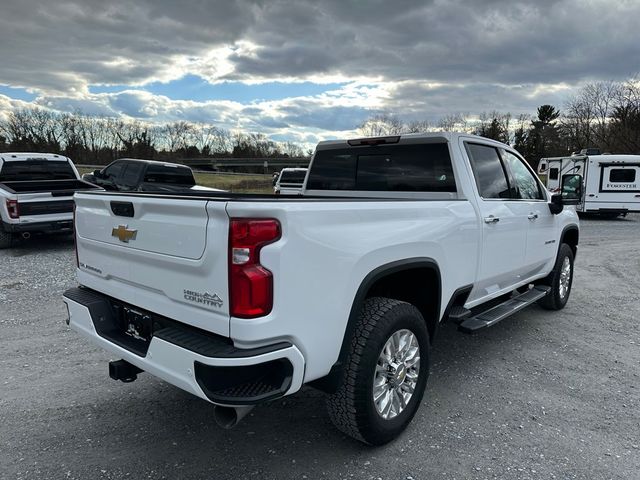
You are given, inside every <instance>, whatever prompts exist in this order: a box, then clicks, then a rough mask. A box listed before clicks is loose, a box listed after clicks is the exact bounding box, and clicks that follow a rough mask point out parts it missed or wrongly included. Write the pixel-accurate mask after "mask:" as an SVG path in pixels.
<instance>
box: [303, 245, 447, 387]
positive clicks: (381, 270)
mask: <svg viewBox="0 0 640 480" xmlns="http://www.w3.org/2000/svg"><path fill="white" fill-rule="evenodd" d="M416 268H428V269H430V270H433V271H434V273H435V274H436V278H437V283H438V285H437V288H438V295H437V296H436V298H438V305H437V306H436V312H437V318H436V327H437V325H438V324H439V323H440V322H439V320H440V318H439V316H440V307H441V304H442V277H441V275H440V267H439V266H438V263H437V262H436V261H435V260H434V259H433V258H430V257H415V258H408V259H403V260H397V261H395V262H391V263H387V264H385V265H382V266H380V267H377V268H375V269H374V270H372V271H371V272H369V273H368V274H367V275H366V276H365V277H364V279H363V280H362V281H361V282H360V286H359V287H358V290H357V291H356V294H355V296H354V299H353V302H352V303H351V310H350V312H349V318H348V320H347V325H346V327H345V331H344V334H343V336H342V345H341V347H340V353H339V354H338V359H337V361H336V362H335V363H334V364H333V366H332V367H331V370H330V371H329V373H328V374H327V375H326V376H325V377H322V378H319V379H317V380H314V381H312V382H310V385H311V386H313V387H315V388H318V389H320V390H322V391H324V392H327V393H332V392H335V391H336V390H337V389H338V388H339V387H340V382H341V381H342V375H341V372H342V366H343V365H344V363H345V362H346V360H347V355H348V354H349V345H350V344H351V338H352V337H353V333H354V331H355V328H356V325H357V323H358V315H359V314H360V310H361V309H362V305H363V304H364V301H365V300H366V298H367V293H368V292H369V290H370V289H371V287H372V286H373V285H374V284H375V283H376V282H377V281H379V280H381V279H383V278H384V277H386V276H388V275H392V274H394V273H398V272H402V271H406V270H413V269H416ZM431 340H432V341H433V339H431Z"/></svg>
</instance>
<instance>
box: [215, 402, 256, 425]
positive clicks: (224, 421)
mask: <svg viewBox="0 0 640 480" xmlns="http://www.w3.org/2000/svg"><path fill="white" fill-rule="evenodd" d="M253 407H254V406H253V405H246V406H242V407H223V406H221V405H216V407H215V408H214V409H213V418H214V419H215V421H216V423H217V424H218V425H219V426H220V427H222V428H224V429H226V430H229V429H230V428H233V427H235V426H236V425H237V424H238V422H239V421H240V420H242V419H243V418H244V417H245V416H246V415H247V414H248V413H249V412H250V411H251V410H253Z"/></svg>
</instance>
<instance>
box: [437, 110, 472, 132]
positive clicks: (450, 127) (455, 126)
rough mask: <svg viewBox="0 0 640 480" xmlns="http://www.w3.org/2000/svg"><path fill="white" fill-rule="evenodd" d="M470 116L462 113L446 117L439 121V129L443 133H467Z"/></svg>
mask: <svg viewBox="0 0 640 480" xmlns="http://www.w3.org/2000/svg"><path fill="white" fill-rule="evenodd" d="M468 116H469V115H468V114H466V113H460V112H459V113H452V114H449V115H445V116H444V117H442V118H441V119H440V120H439V121H438V129H439V130H441V131H443V132H454V131H460V132H467V131H468V129H469V122H468V120H467V118H468Z"/></svg>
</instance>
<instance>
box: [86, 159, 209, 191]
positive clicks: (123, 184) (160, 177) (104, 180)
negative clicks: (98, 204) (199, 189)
mask: <svg viewBox="0 0 640 480" xmlns="http://www.w3.org/2000/svg"><path fill="white" fill-rule="evenodd" d="M82 179H83V180H85V181H87V182H90V183H93V184H95V185H98V186H100V187H102V188H104V189H105V190H115V191H120V192H158V191H170V190H171V191H173V190H183V189H190V188H193V187H194V186H195V185H196V180H195V178H194V176H193V172H192V171H191V169H190V168H189V167H187V166H185V165H178V164H175V163H165V162H157V161H153V160H142V159H137V158H120V159H118V160H115V161H113V162H111V163H110V164H109V165H107V166H106V167H104V168H103V169H102V170H94V171H93V173H85V174H84V175H83V176H82Z"/></svg>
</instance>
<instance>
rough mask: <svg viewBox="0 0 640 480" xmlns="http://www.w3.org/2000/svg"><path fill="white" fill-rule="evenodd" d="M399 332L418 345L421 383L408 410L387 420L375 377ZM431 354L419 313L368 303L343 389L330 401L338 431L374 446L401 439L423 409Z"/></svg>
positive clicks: (384, 301) (377, 300)
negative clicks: (378, 400)
mask: <svg viewBox="0 0 640 480" xmlns="http://www.w3.org/2000/svg"><path fill="white" fill-rule="evenodd" d="M400 330H409V331H410V332H411V333H413V335H414V336H415V338H416V340H417V343H418V347H419V355H420V365H419V369H418V378H417V381H416V384H415V389H414V391H413V394H412V395H411V398H410V399H409V401H408V402H407V404H406V407H404V409H403V410H401V411H400V413H398V414H397V416H395V417H394V418H390V419H385V418H383V416H382V415H381V414H380V413H378V411H377V409H376V406H375V404H374V400H373V382H374V375H375V372H376V366H377V363H378V358H379V356H380V354H381V352H382V349H383V347H384V346H385V344H386V342H387V340H389V338H390V337H391V336H392V335H393V334H394V333H396V332H398V331H400ZM429 349H430V346H429V332H428V331H427V326H426V323H425V321H424V318H423V317H422V315H421V313H420V311H418V309H417V308H416V307H414V306H413V305H411V304H409V303H406V302H401V301H399V300H394V299H389V298H382V297H374V298H369V299H367V300H366V301H365V304H364V306H363V308H362V311H361V312H360V316H359V319H358V324H357V326H356V329H355V332H354V335H353V338H352V340H351V345H350V351H349V354H348V357H347V360H346V363H345V365H344V368H343V372H342V375H343V377H342V382H341V386H340V388H339V389H338V390H337V391H336V392H335V393H334V394H332V395H331V396H330V397H329V398H328V400H327V409H328V411H329V417H330V418H331V420H332V421H333V423H334V424H335V426H336V427H337V428H338V429H339V430H341V431H342V432H344V433H346V434H347V435H349V436H351V437H353V438H355V439H357V440H360V441H361V442H364V443H367V444H370V445H382V444H385V443H387V442H389V441H391V440H393V439H394V438H396V437H397V436H398V435H400V433H402V431H403V430H404V429H405V428H406V427H407V425H408V424H409V423H410V422H411V420H412V419H413V416H414V415H415V413H416V411H417V410H418V408H419V407H420V402H421V400H422V396H423V394H424V390H425V386H426V384H427V378H428V376H429V353H430V352H429ZM403 378H404V377H403Z"/></svg>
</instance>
